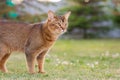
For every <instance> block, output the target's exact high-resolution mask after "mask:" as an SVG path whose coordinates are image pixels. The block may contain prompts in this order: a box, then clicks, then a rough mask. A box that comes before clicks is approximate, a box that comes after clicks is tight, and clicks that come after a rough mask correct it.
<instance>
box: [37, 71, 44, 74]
mask: <svg viewBox="0 0 120 80" xmlns="http://www.w3.org/2000/svg"><path fill="white" fill-rule="evenodd" d="M38 73H41V74H45V73H46V72H45V71H39V72H38Z"/></svg>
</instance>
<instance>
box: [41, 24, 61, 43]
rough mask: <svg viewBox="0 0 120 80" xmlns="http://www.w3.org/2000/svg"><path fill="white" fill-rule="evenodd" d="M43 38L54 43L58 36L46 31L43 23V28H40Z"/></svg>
mask: <svg viewBox="0 0 120 80" xmlns="http://www.w3.org/2000/svg"><path fill="white" fill-rule="evenodd" d="M41 30H42V34H43V37H44V39H45V40H46V41H48V42H55V41H56V40H57V38H58V37H59V35H55V34H53V33H52V32H50V30H49V29H48V26H47V23H43V26H42V27H41Z"/></svg>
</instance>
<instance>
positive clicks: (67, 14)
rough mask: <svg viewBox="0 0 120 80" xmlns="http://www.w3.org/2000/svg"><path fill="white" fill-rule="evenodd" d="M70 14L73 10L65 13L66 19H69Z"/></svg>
mask: <svg viewBox="0 0 120 80" xmlns="http://www.w3.org/2000/svg"><path fill="white" fill-rule="evenodd" d="M70 14H71V11H69V12H67V13H66V14H64V17H65V19H66V20H68V18H69V16H70Z"/></svg>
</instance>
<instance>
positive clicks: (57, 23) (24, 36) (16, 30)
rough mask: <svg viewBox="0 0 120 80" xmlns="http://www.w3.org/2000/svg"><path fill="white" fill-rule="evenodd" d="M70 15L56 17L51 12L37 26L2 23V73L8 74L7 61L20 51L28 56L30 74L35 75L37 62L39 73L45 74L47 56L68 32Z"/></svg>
mask: <svg viewBox="0 0 120 80" xmlns="http://www.w3.org/2000/svg"><path fill="white" fill-rule="evenodd" d="M69 15H70V12H68V13H66V14H65V15H63V16H56V15H55V14H54V12H52V11H49V12H48V19H47V20H46V22H44V23H35V24H26V23H14V22H7V21H0V71H3V72H7V68H6V65H5V64H6V60H7V59H8V57H9V56H10V54H11V53H12V52H13V51H16V50H18V51H23V52H24V53H25V55H26V60H27V65H28V71H29V73H34V66H35V60H37V63H38V69H39V72H40V73H44V59H45V54H46V53H47V52H48V51H49V50H50V48H51V47H52V45H53V44H54V42H55V41H56V40H57V38H58V37H59V36H60V35H61V34H63V33H64V32H65V31H66V29H67V25H68V17H69Z"/></svg>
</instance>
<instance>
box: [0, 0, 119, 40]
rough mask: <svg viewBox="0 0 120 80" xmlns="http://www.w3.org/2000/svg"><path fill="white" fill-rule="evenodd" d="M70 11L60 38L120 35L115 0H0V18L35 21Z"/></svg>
mask: <svg viewBox="0 0 120 80" xmlns="http://www.w3.org/2000/svg"><path fill="white" fill-rule="evenodd" d="M48 10H53V11H54V12H56V13H57V14H59V15H60V14H64V13H66V12H67V11H71V12H72V14H71V16H70V18H69V29H68V32H67V33H66V34H65V35H64V36H62V37H63V38H72V39H73V38H74V39H80V38H120V1H119V0H61V1H60V0H0V20H13V21H20V22H28V23H35V22H41V21H44V20H45V19H46V18H47V14H46V13H47V11H48Z"/></svg>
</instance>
